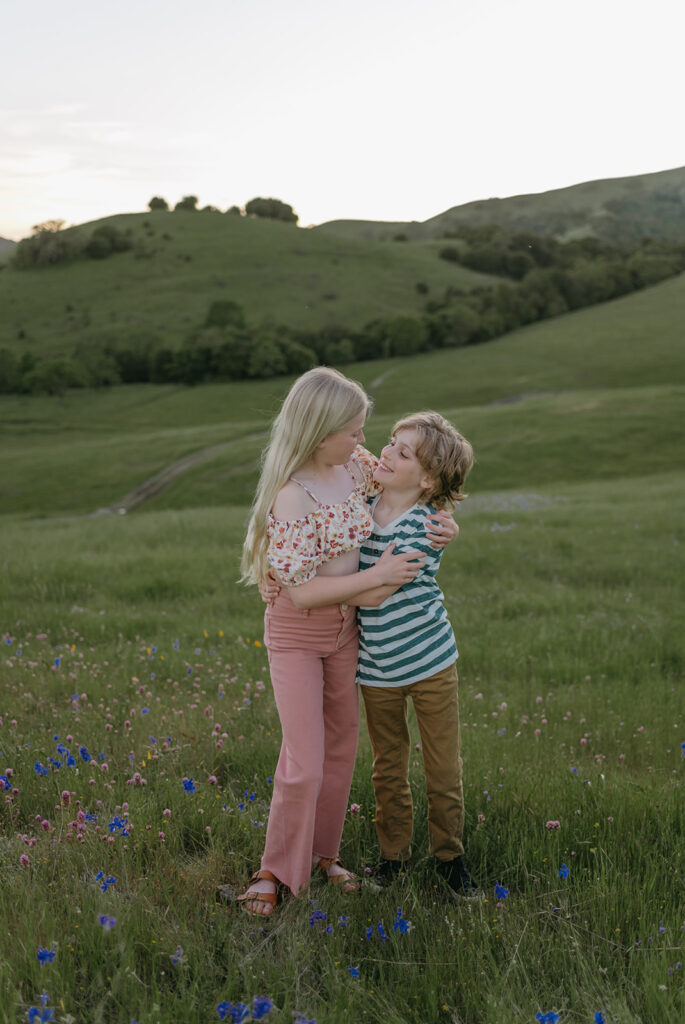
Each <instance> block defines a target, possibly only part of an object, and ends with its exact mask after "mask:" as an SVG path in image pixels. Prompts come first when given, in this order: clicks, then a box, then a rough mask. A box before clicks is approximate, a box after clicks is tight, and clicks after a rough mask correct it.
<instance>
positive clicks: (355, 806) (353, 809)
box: [350, 804, 361, 814]
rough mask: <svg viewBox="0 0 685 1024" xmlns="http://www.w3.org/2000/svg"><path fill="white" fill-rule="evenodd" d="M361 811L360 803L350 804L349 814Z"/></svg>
mask: <svg viewBox="0 0 685 1024" xmlns="http://www.w3.org/2000/svg"><path fill="white" fill-rule="evenodd" d="M360 811H361V805H360V804H350V814H359V812H360Z"/></svg>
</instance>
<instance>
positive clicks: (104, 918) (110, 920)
mask: <svg viewBox="0 0 685 1024" xmlns="http://www.w3.org/2000/svg"><path fill="white" fill-rule="evenodd" d="M98 921H99V922H100V924H101V925H102V927H103V928H104V929H105V931H106V932H109V931H111V930H112V928H114V926H115V924H116V923H117V919H116V917H110V916H109V914H100V915H99V916H98Z"/></svg>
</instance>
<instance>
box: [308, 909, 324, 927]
mask: <svg viewBox="0 0 685 1024" xmlns="http://www.w3.org/2000/svg"><path fill="white" fill-rule="evenodd" d="M327 917H328V914H327V913H326V911H325V910H315V911H314V913H313V914H312V916H311V917H310V918H309V927H310V928H313V927H314V925H315V924H316V922H317V921H325V920H326V918H327Z"/></svg>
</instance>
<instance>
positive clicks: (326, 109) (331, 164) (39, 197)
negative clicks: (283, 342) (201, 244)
mask: <svg viewBox="0 0 685 1024" xmlns="http://www.w3.org/2000/svg"><path fill="white" fill-rule="evenodd" d="M2 23H3V32H2V36H3V39H2V48H1V52H2V57H1V59H0V190H1V191H0V235H3V236H4V237H7V238H13V239H18V238H21V237H22V236H24V235H26V234H28V233H30V229H31V226H32V225H34V224H36V223H38V222H40V221H42V220H46V219H48V218H53V217H60V218H63V219H64V220H66V221H67V223H80V222H83V221H86V220H93V219H95V218H98V217H102V216H106V215H108V214H112V213H121V212H130V211H136V210H143V209H145V208H146V206H147V201H148V200H149V199H150V197H151V196H153V195H161V196H164V197H165V198H166V199H167V200H168V202H169V203H170V204H171V205H173V204H174V203H175V202H176V201H177V200H178V199H179V198H181V196H183V195H187V194H189V193H192V194H194V195H197V196H198V197H199V200H200V205H201V206H203V205H206V204H212V205H215V206H218V207H220V208H221V209H225V208H226V207H227V206H230V205H232V204H234V203H235V204H237V205H239V206H243V205H244V204H245V203H246V202H247V200H249V199H251V198H252V197H254V196H257V195H262V196H275V197H277V198H280V199H283V200H284V201H285V202H288V203H290V204H291V205H292V206H293V207H294V209H295V210H296V211H297V213H298V214H299V215H300V223H301V224H302V225H307V224H312V223H321V222H322V221H325V220H331V219H334V218H339V217H351V218H369V219H373V220H425V219H426V218H428V217H431V216H433V215H435V214H437V213H440V212H442V211H443V210H445V209H447V208H449V207H450V206H455V205H457V204H459V203H465V202H469V201H470V200H473V199H483V198H488V197H490V196H507V195H516V194H519V193H524V192H541V191H545V190H547V189H551V188H561V187H564V186H566V185H572V184H576V183H578V182H580V181H589V180H592V179H595V178H607V177H622V176H624V175H632V174H642V173H646V172H650V171H659V170H666V169H668V168H672V167H679V166H682V165H685V142H684V138H683V130H682V121H683V106H684V104H683V92H684V87H683V45H684V44H683V40H684V38H685V32H684V29H685V3H683V2H682V0H651V2H644V0H640V2H636V0H620V2H619V0H573V2H570V0H338V2H336V3H332V2H330V0H194V3H192V4H190V3H188V2H187V0H117V2H116V3H103V2H100V3H94V2H93V0H88V2H86V0H60V2H59V3H56V2H55V0H22V2H20V3H15V4H12V5H10V4H9V3H7V4H6V5H4V11H3V18H2Z"/></svg>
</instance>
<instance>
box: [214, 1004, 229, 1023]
mask: <svg viewBox="0 0 685 1024" xmlns="http://www.w3.org/2000/svg"><path fill="white" fill-rule="evenodd" d="M232 1009H233V1003H227V1002H223V1003H219V1005H218V1006H217V1008H216V1012H217V1013H218V1014H219V1017H220V1018H221V1020H226V1017H227V1016H228V1014H229V1013H230V1012H231V1010H232Z"/></svg>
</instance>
